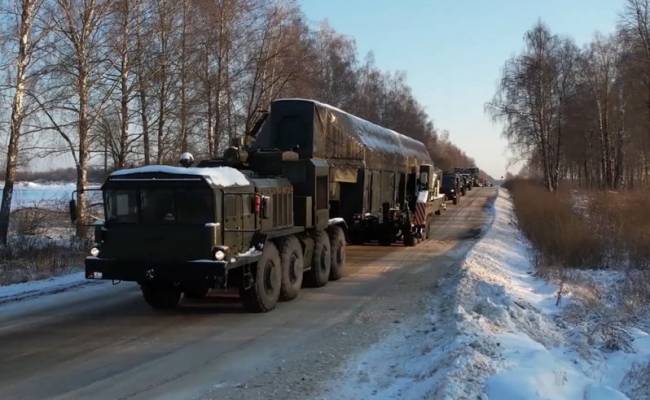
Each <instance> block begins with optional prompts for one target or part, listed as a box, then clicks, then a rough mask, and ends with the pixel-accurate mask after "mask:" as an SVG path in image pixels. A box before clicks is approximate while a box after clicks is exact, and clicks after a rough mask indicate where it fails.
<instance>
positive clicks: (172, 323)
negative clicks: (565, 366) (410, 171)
mask: <svg viewBox="0 0 650 400" xmlns="http://www.w3.org/2000/svg"><path fill="white" fill-rule="evenodd" d="M494 194H495V190H494V189H490V188H481V189H474V190H472V191H470V192H468V195H467V196H466V197H464V198H463V199H462V201H461V204H460V205H459V206H453V205H450V206H449V208H448V211H447V212H446V213H445V214H443V215H442V216H440V217H437V219H436V224H435V226H434V228H433V229H432V235H433V240H430V241H427V242H425V243H421V244H420V245H418V246H417V247H416V248H404V247H401V246H399V245H394V246H392V247H379V246H350V247H349V248H348V275H347V276H346V277H345V278H343V279H342V280H341V281H338V282H333V283H330V284H329V285H327V286H326V287H324V288H320V289H304V290H303V291H302V292H301V294H300V296H299V298H298V299H297V300H295V301H292V302H288V303H281V304H280V305H279V306H278V308H277V309H276V310H274V311H273V312H271V313H267V314H248V313H245V312H244V311H243V310H242V308H241V306H240V305H239V304H238V302H237V299H236V298H235V297H234V296H232V295H227V294H220V295H217V296H212V297H211V298H209V299H206V300H201V301H195V302H190V301H184V302H182V304H181V306H180V307H179V308H178V309H177V310H174V311H172V312H156V311H153V310H151V309H150V308H149V307H148V306H147V305H146V304H145V303H144V301H143V300H142V299H141V296H140V292H139V290H138V288H137V286H136V285H134V284H120V285H118V286H112V285H111V284H107V283H100V284H93V285H90V286H86V287H83V288H80V289H75V290H71V291H69V292H64V293H59V294H55V295H50V296H46V297H44V298H40V299H33V300H29V301H23V302H18V303H9V304H5V305H2V306H0V359H1V360H2V363H0V399H40V398H93V399H99V398H111V399H113V398H123V399H150V398H170V399H185V398H219V399H223V398H233V399H234V398H241V399H250V398H260V399H269V398H278V399H279V398H282V399H286V398H296V399H297V398H305V397H311V396H314V395H316V394H317V393H318V390H321V389H319V388H320V386H322V383H323V382H324V381H327V380H329V379H331V378H333V377H334V373H335V371H336V367H337V366H339V365H341V363H342V362H343V361H345V360H346V358H347V357H348V356H349V355H350V354H354V352H355V351H359V350H362V349H364V348H366V347H367V346H368V345H370V344H371V343H373V342H374V341H376V340H377V339H378V338H379V337H380V336H381V335H382V334H383V333H384V332H386V331H388V330H390V328H391V326H393V325H394V324H399V323H400V321H401V320H403V319H404V318H408V317H412V316H413V315H417V313H418V312H422V310H423V309H424V307H425V304H423V302H424V301H425V300H423V299H426V295H429V294H431V293H435V287H436V282H437V281H438V280H439V278H440V277H441V276H443V275H444V273H445V272H446V271H449V269H450V268H453V267H454V266H455V265H457V264H458V262H459V261H460V260H462V258H463V257H464V255H465V253H466V252H467V250H468V249H469V248H470V247H471V245H472V244H473V243H474V242H475V239H476V238H477V237H479V236H480V233H481V228H482V226H483V225H484V224H485V223H486V222H487V221H488V219H489V215H488V213H487V212H486V209H485V205H486V204H487V202H488V201H489V199H490V198H491V197H492V196H493V195H494Z"/></svg>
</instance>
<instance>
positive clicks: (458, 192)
mask: <svg viewBox="0 0 650 400" xmlns="http://www.w3.org/2000/svg"><path fill="white" fill-rule="evenodd" d="M462 191H463V190H462V182H461V178H460V176H459V175H458V174H457V173H455V172H445V173H444V174H443V175H442V193H444V195H445V197H446V198H447V199H449V200H451V201H452V202H453V203H454V204H458V203H459V202H460V198H461V196H462Z"/></svg>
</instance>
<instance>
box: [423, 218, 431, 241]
mask: <svg viewBox="0 0 650 400" xmlns="http://www.w3.org/2000/svg"><path fill="white" fill-rule="evenodd" d="M431 224H433V221H432V220H431V219H428V220H427V224H426V225H425V226H424V239H426V240H429V239H430V238H431Z"/></svg>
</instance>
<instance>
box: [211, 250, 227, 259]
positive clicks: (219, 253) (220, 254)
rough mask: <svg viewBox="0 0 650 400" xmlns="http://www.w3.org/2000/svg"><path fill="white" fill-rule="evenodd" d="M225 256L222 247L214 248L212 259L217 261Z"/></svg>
mask: <svg viewBox="0 0 650 400" xmlns="http://www.w3.org/2000/svg"><path fill="white" fill-rule="evenodd" d="M225 258H226V252H225V251H224V250H223V249H216V250H215V251H214V259H215V260H217V261H223V260H224V259H225Z"/></svg>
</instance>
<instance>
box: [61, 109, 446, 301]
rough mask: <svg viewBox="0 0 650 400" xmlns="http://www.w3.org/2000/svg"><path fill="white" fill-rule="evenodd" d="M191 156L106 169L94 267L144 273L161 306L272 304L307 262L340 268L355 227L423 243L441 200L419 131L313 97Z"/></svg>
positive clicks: (314, 277)
mask: <svg viewBox="0 0 650 400" xmlns="http://www.w3.org/2000/svg"><path fill="white" fill-rule="evenodd" d="M181 163H182V164H183V167H170V166H145V167H140V168H133V169H125V170H119V171H115V172H113V173H112V174H111V175H110V176H109V177H108V178H107V180H106V182H105V183H104V185H103V186H102V191H103V197H104V208H105V221H104V222H103V223H100V224H98V225H97V226H96V227H95V242H96V246H95V247H94V248H93V249H92V250H91V256H90V257H87V258H86V261H85V264H86V277H87V278H88V279H109V280H119V281H135V282H138V283H139V284H140V287H141V289H142V293H143V296H144V299H145V300H146V301H147V302H148V303H149V304H150V305H151V306H153V307H155V308H172V307H175V306H176V305H177V304H178V302H179V300H180V298H181V296H185V297H190V298H196V297H203V296H205V295H206V294H207V292H208V291H209V290H210V289H212V288H224V289H226V288H236V289H238V290H239V293H240V296H241V300H242V303H243V304H244V306H245V307H246V308H248V309H249V310H251V311H255V312H265V311H269V310H271V309H273V308H274V307H275V305H276V303H277V302H278V300H291V299H293V298H295V297H296V296H297V295H298V292H299V290H300V288H301V286H302V283H303V276H304V279H305V280H306V281H307V282H308V283H309V284H311V285H313V286H317V287H319V286H324V285H325V284H327V282H328V280H337V279H340V278H341V277H342V276H343V274H344V267H345V258H346V257H345V251H346V235H347V237H348V238H351V239H352V240H354V238H356V237H358V235H362V237H363V238H364V240H366V239H368V238H370V237H371V235H373V229H374V230H376V231H377V232H378V234H377V236H376V237H377V238H378V240H379V241H380V242H382V243H384V244H389V243H390V242H392V241H395V240H397V239H402V240H403V241H404V243H405V244H407V245H411V244H414V242H415V241H416V240H417V238H418V237H422V236H425V235H426V233H424V232H423V230H424V229H426V228H427V227H428V225H430V219H431V215H432V213H435V212H436V211H439V207H440V203H441V196H440V195H439V194H438V193H437V190H438V187H439V183H438V180H437V179H436V173H435V170H434V168H433V163H431V160H430V158H429V156H428V153H427V152H426V149H425V148H424V145H422V143H420V142H418V141H415V140H413V139H409V138H407V137H405V136H402V135H400V134H398V133H396V132H393V131H390V130H387V129H384V128H381V127H379V126H377V125H374V124H371V123H370V122H367V121H364V120H361V119H360V118H357V117H354V116H352V115H350V114H347V113H345V112H343V111H341V110H338V109H336V108H334V107H331V106H327V105H324V104H322V103H318V102H315V101H311V100H297V99H291V100H280V101H275V102H273V103H272V105H271V111H270V113H269V114H264V115H263V117H262V118H261V119H260V121H258V123H257V124H255V129H253V130H252V131H251V132H249V134H248V135H247V137H246V138H245V140H244V141H243V142H238V143H233V144H232V146H231V147H229V148H228V149H227V150H226V151H225V153H224V156H223V157H222V158H221V159H218V160H204V161H202V162H200V163H199V164H198V166H197V167H192V166H191V165H192V163H193V158H192V157H191V155H184V157H182V159H181ZM418 199H419V201H418ZM418 202H420V203H423V204H424V206H425V207H422V206H421V207H420V208H421V209H423V212H422V213H421V214H420V218H419V219H418V218H416V216H415V215H414V211H415V210H416V204H418ZM75 207H76V205H75V204H74V202H73V203H71V210H73V209H74V208H75ZM437 207H438V208H437ZM71 214H72V215H75V214H76V213H74V211H73V212H71Z"/></svg>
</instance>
